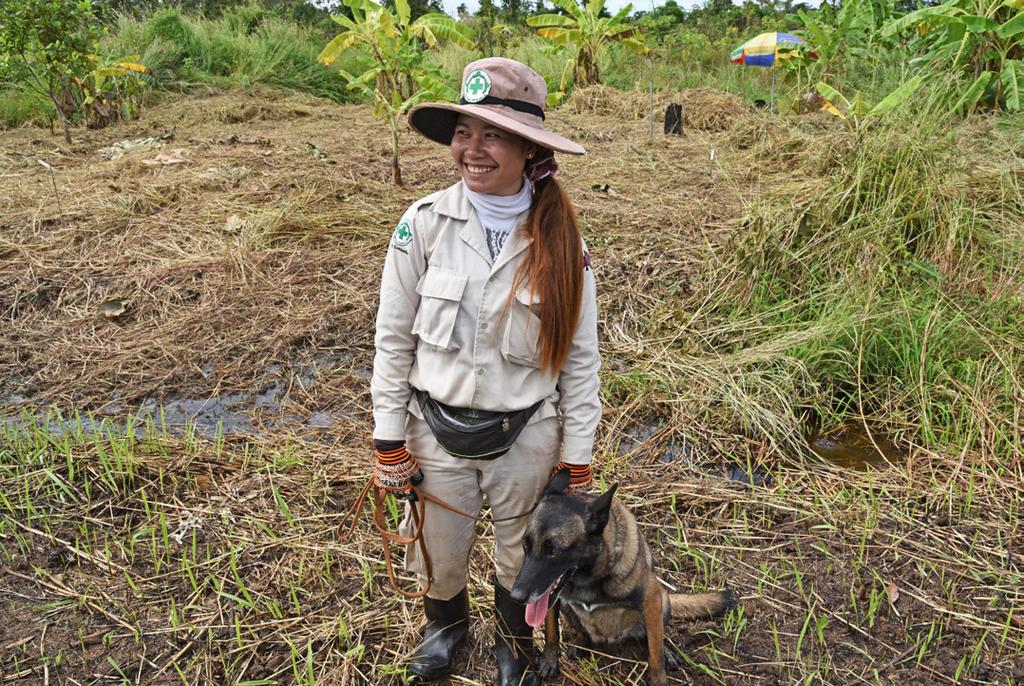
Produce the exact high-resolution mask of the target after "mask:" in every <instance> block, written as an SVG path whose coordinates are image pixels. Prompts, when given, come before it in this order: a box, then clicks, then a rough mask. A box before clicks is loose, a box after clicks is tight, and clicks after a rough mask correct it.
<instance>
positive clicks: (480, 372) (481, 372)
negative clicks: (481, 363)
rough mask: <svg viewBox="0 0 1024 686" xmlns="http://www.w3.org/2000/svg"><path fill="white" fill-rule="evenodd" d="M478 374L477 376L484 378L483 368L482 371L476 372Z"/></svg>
mask: <svg viewBox="0 0 1024 686" xmlns="http://www.w3.org/2000/svg"><path fill="white" fill-rule="evenodd" d="M476 373H477V376H483V375H484V369H483V367H481V368H480V369H478V370H476Z"/></svg>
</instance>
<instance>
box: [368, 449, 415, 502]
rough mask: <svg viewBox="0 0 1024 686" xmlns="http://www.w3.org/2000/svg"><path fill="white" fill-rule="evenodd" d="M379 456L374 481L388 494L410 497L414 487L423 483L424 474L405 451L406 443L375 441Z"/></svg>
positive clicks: (375, 463) (374, 466) (375, 466)
mask: <svg viewBox="0 0 1024 686" xmlns="http://www.w3.org/2000/svg"><path fill="white" fill-rule="evenodd" d="M373 448H374V451H375V452H376V454H377V457H376V460H375V462H374V465H373V481H374V483H376V484H377V485H378V486H379V487H380V488H383V489H384V490H385V491H387V492H388V493H392V494H394V495H397V496H408V495H409V494H410V493H412V487H413V486H414V485H415V484H418V483H419V482H421V481H423V472H422V471H420V466H419V465H418V464H416V460H415V459H413V456H412V455H410V454H409V451H408V450H406V449H405V441H374V442H373Z"/></svg>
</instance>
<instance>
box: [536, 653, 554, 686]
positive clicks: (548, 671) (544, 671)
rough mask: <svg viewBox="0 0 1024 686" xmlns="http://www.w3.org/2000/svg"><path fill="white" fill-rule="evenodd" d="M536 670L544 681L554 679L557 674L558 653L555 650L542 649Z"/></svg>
mask: <svg viewBox="0 0 1024 686" xmlns="http://www.w3.org/2000/svg"><path fill="white" fill-rule="evenodd" d="M537 672H538V673H539V674H540V677H541V678H542V679H544V680H545V681H548V680H551V679H554V678H555V677H557V676H558V653H557V652H555V651H551V652H550V653H549V652H548V651H544V652H543V653H542V654H541V656H540V662H539V663H538V664H537Z"/></svg>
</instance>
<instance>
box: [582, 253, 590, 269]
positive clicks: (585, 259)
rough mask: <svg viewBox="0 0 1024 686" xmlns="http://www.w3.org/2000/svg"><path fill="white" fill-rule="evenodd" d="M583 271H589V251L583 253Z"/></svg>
mask: <svg viewBox="0 0 1024 686" xmlns="http://www.w3.org/2000/svg"><path fill="white" fill-rule="evenodd" d="M583 271H585V272H589V271H590V251H589V250H584V251H583Z"/></svg>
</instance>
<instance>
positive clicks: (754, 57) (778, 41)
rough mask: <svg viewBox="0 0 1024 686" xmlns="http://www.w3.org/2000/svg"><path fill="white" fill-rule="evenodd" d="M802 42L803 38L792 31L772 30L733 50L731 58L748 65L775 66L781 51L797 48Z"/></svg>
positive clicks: (737, 62)
mask: <svg viewBox="0 0 1024 686" xmlns="http://www.w3.org/2000/svg"><path fill="white" fill-rule="evenodd" d="M801 43H803V40H802V39H800V38H797V37H796V36H794V35H793V34H791V33H782V32H781V31H770V32H768V33H762V34H759V35H757V36H754V37H753V38H751V39H750V40H748V41H747V42H746V43H744V44H743V45H741V46H740V47H738V48H736V49H735V50H733V51H732V54H731V55H729V59H730V60H731V61H732V62H735V63H736V64H744V65H746V66H748V67H772V66H775V59H776V57H777V56H778V55H779V53H780V52H782V53H785V52H786V51H787V50H795V49H796V46H797V45H799V44H801Z"/></svg>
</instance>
